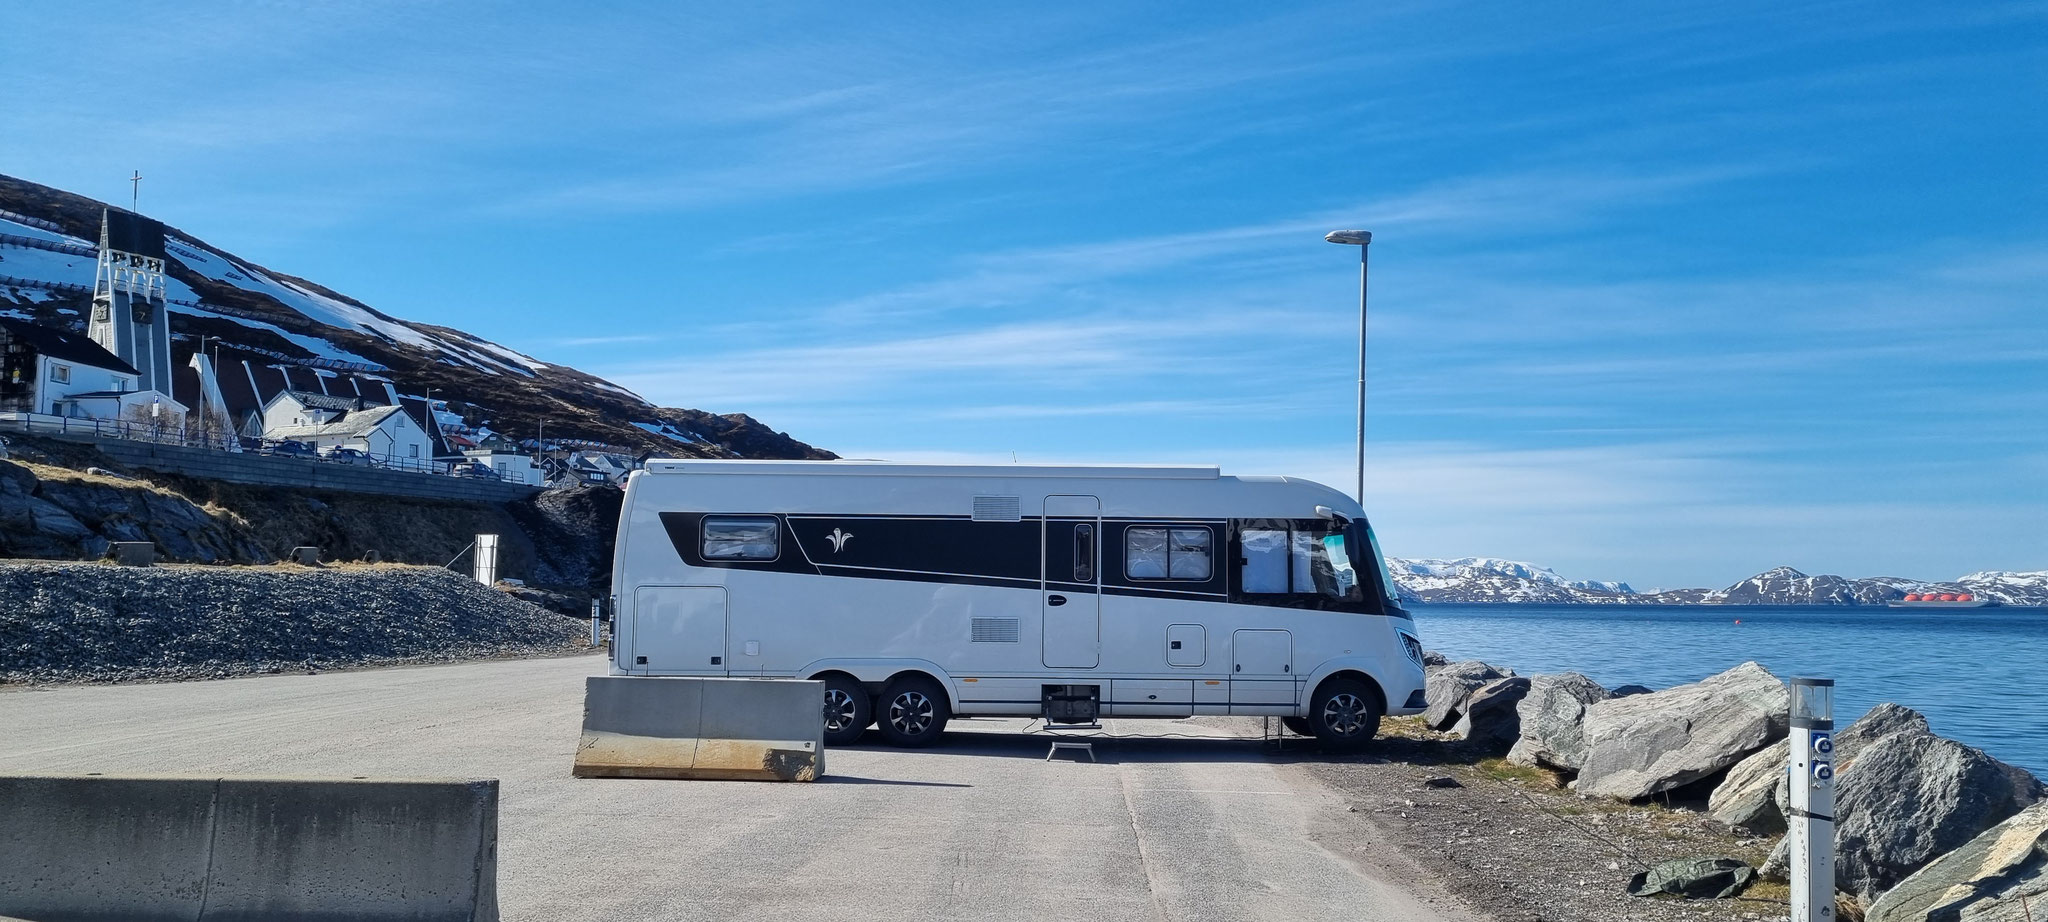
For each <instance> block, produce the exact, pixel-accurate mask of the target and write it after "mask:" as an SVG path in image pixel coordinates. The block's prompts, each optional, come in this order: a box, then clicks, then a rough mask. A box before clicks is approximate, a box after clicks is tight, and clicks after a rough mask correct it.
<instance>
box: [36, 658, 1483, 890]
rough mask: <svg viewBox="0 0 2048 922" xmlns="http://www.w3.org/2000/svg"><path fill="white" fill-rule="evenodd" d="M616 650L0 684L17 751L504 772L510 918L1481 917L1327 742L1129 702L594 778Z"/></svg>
mask: <svg viewBox="0 0 2048 922" xmlns="http://www.w3.org/2000/svg"><path fill="white" fill-rule="evenodd" d="M602 668H603V661H602V660H600V659H598V658H596V657H576V658H571V659H555V660H524V661H494V662H480V663H470V664H464V665H456V666H433V667H420V668H404V669H384V670H372V671H361V672H343V673H331V674H324V675H312V676H272V677H265V678H253V679H232V680H226V681H214V682H187V683H179V684H164V685H123V686H102V687H65V688H50V689H36V690H13V691H7V692H0V771H4V772H14V773H21V772H87V771H96V772H106V773H110V774H111V773H136V772H201V773H228V774H270V775H276V774H295V775H335V776H355V775H370V776H443V777H446V776H473V777H490V778H499V779H502V781H503V786H502V794H501V796H502V801H501V814H500V827H499V835H500V847H499V868H498V875H499V876H498V894H499V904H500V906H501V908H502V911H503V915H504V918H506V919H508V920H577V919H592V920H597V919H603V920H619V919H749V920H755V919H778V918H825V919H835V920H870V919H872V920H887V922H900V920H906V919H927V918H932V919H976V920H983V919H985V920H1015V919H1063V920H1066V919H1072V920H1122V919H1134V920H1162V919H1163V920H1183V919H1262V920H1267V919H1270V920H1316V922H1321V920H1334V919H1363V920H1382V922H1436V920H1443V922H1469V920H1473V919H1474V918H1475V917H1474V916H1472V915H1470V914H1468V913H1467V912H1466V911H1464V910H1462V909H1460V908H1458V904H1456V902H1455V901H1454V900H1453V899H1452V898H1450V897H1448V896H1447V895H1445V894H1444V892H1443V891H1442V890H1441V888H1439V887H1438V886H1436V885H1435V883H1434V882H1433V881H1430V880H1427V879H1424V878H1422V877H1421V876H1420V875H1419V874H1416V873H1414V872H1413V871H1412V866H1410V865H1407V864H1405V863H1404V862H1403V861H1401V860H1400V859H1398V857H1396V856H1392V855H1388V854H1385V853H1384V852H1382V851H1379V850H1376V849H1375V848H1374V847H1373V844H1372V842H1371V839H1373V838H1375V837H1372V836H1369V835H1365V834H1363V833H1361V829H1367V828H1369V827H1362V826H1361V821H1360V820H1359V819H1358V818H1357V815H1356V814H1348V813H1346V811H1345V803H1344V802H1343V800H1341V799H1340V798H1339V797H1338V796H1337V795H1336V794H1335V793H1333V792H1331V791H1330V790H1328V789H1326V788H1324V787H1322V786H1321V785H1319V784H1318V783H1316V782H1315V781H1314V780H1313V779H1311V778H1310V777H1308V774H1307V773H1306V772H1305V771H1304V770H1303V769H1302V768H1301V767H1300V766H1299V765H1298V764H1294V760H1295V759H1300V758H1313V756H1311V755H1308V754H1303V755H1299V756H1288V755H1285V754H1282V755H1280V756H1278V757H1276V756H1274V755H1272V754H1270V753H1269V752H1267V751H1266V750H1265V749H1264V748H1263V747H1262V746H1261V744H1259V743H1258V742H1256V741H1248V740H1244V739H1237V738H1233V734H1234V733H1235V732H1241V731H1239V728H1237V727H1234V726H1221V727H1219V726H1203V725H1199V724H1198V723H1195V722H1166V721H1112V722H1110V725H1109V727H1108V732H1111V733H1115V734H1117V735H1118V736H1119V737H1121V738H1120V739H1117V740H1115V741H1108V740H1105V741H1101V742H1099V743H1098V745H1097V746H1096V749H1097V756H1098V758H1100V759H1101V761H1100V762H1097V763H1093V764H1091V763H1087V762H1071V761H1057V762H1046V761H1044V757H1045V754H1046V751H1047V748H1048V745H1047V741H1046V739H1045V738H1044V737H1043V736H1034V735H1026V734H1023V733H1021V732H1020V731H1021V730H1023V729H1024V728H1025V722H1023V721H1017V720H988V721H956V722H955V723H954V724H953V727H954V728H955V729H954V732H952V733H951V734H949V735H948V738H947V739H946V740H945V741H943V742H942V743H941V744H940V746H939V747H938V748H936V749H931V750H925V751H902V750H896V749H890V748H886V747H883V746H881V745H872V746H857V747H852V748H846V749H833V750H830V751H829V752H828V754H827V757H826V769H827V772H828V775H829V777H828V778H827V779H826V780H825V781H822V782H819V783H815V784H770V783H748V782H716V781H709V782H688V781H629V780H577V779H574V778H571V777H570V776H569V764H570V757H571V755H572V753H573V752H574V750H575V746H576V742H577V736H578V729H579V726H580V720H581V714H582V677H583V676H585V675H588V674H592V673H594V672H598V671H600V670H601V669H602ZM1211 723H1225V724H1227V723H1229V722H1227V721H1226V722H1211ZM1168 734H1171V735H1173V736H1176V737H1179V736H1197V737H1208V738H1194V739H1188V738H1168V737H1166V735H1168ZM1134 735H1143V737H1142V738H1140V737H1137V736H1134ZM872 736H873V734H872V733H870V737H871V738H872ZM1062 758H1063V759H1064V758H1066V755H1065V754H1064V753H1063V754H1062ZM1339 817H1344V818H1345V819H1344V820H1343V821H1340V820H1339Z"/></svg>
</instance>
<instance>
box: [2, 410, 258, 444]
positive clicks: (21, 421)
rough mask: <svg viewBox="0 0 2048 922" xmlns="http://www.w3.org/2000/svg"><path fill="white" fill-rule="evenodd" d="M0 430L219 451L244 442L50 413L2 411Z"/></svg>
mask: <svg viewBox="0 0 2048 922" xmlns="http://www.w3.org/2000/svg"><path fill="white" fill-rule="evenodd" d="M0 430H6V431H9V432H19V433H22V434H24V435H57V436H67V435H77V436H87V435H89V436H95V437H98V438H105V439H125V440H127V441H131V442H149V443H152V444H156V445H185V446H189V447H193V448H211V449H215V450H218V451H233V450H235V449H236V448H238V447H239V446H240V444H241V440H240V439H238V438H236V437H235V436H234V435H233V434H232V433H212V434H208V433H201V432H195V431H192V430H191V429H189V428H187V427H185V426H182V425H180V426H165V425H161V424H157V423H141V422H131V421H128V420H121V419H91V418H80V417H72V416H46V415H44V414H41V413H0Z"/></svg>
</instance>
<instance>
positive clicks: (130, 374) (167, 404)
mask: <svg viewBox="0 0 2048 922" xmlns="http://www.w3.org/2000/svg"><path fill="white" fill-rule="evenodd" d="M140 380H141V374H140V373H139V372H137V371H136V370H135V366H133V365H130V364H128V363H127V362H124V361H122V360H121V359H119V358H117V357H116V356H115V355H114V354H113V353H111V352H108V351H107V350H106V349H105V348H104V347H102V346H101V345H100V344H98V343H96V342H93V341H92V340H91V339H89V338H87V337H84V336H80V335H78V334H76V333H71V332H67V331H64V330H59V329H56V328H54V327H46V326H40V325H38V324H33V323H28V322H26V321H22V320H16V319H14V318H12V317H0V411H12V412H17V413H35V414H39V415H43V416H62V417H66V418H70V419H96V420H119V421H122V422H126V423H136V424H145V425H156V426H161V427H163V428H165V429H168V430H170V431H174V432H175V431H178V430H181V429H182V428H183V427H184V425H185V411H186V407H185V405H184V404H182V403H179V402H178V401H177V400H175V399H173V398H172V397H171V395H169V394H166V393H163V392H162V391H156V390H149V389H144V388H142V387H140V386H139V382H140Z"/></svg>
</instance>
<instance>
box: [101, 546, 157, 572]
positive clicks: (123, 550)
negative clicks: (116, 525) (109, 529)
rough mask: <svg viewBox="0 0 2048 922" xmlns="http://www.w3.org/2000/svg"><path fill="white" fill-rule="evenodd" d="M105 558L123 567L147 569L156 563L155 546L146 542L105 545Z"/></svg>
mask: <svg viewBox="0 0 2048 922" xmlns="http://www.w3.org/2000/svg"><path fill="white" fill-rule="evenodd" d="M107 556H108V557H112V558H113V559H114V562H115V563H118V564H120V565H121V566H124V567H147V566H150V565H151V564H154V563H156V545H155V544H152V543H150V542H148V541H115V542H113V543H111V544H108V545H107Z"/></svg>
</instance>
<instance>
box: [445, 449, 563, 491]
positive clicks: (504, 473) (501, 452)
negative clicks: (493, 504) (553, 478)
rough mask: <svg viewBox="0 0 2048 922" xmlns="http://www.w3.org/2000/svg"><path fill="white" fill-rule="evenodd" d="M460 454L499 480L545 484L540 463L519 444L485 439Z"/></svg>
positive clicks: (535, 484)
mask: <svg viewBox="0 0 2048 922" xmlns="http://www.w3.org/2000/svg"><path fill="white" fill-rule="evenodd" d="M462 454H463V455H464V456H465V457H467V458H469V460H471V461H474V462H476V463H478V464H481V465H483V466H485V467H488V468H490V469H491V470H492V471H494V472H496V473H497V475H498V479H499V480H503V481H505V482H506V483H524V484H531V485H533V486H536V487H539V486H546V485H547V478H546V477H545V476H543V475H542V474H541V470H540V465H539V464H536V463H534V460H533V456H532V455H529V454H526V453H524V452H521V451H519V446H517V445H515V444H513V443H511V442H509V441H506V440H504V439H499V438H491V439H485V440H484V442H483V444H481V445H478V446H477V447H475V448H470V449H465V450H463V452H462Z"/></svg>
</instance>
